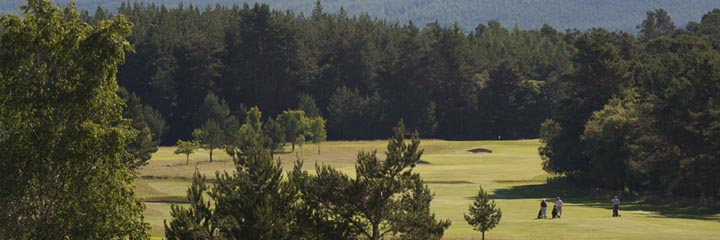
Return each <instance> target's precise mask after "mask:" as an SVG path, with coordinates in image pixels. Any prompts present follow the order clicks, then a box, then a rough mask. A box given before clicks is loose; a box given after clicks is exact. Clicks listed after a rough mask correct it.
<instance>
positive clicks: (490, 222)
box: [465, 187, 502, 240]
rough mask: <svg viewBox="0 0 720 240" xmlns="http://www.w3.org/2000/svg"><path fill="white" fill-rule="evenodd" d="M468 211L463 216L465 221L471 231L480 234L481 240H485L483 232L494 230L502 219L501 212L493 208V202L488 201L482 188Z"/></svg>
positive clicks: (495, 207)
mask: <svg viewBox="0 0 720 240" xmlns="http://www.w3.org/2000/svg"><path fill="white" fill-rule="evenodd" d="M468 211H470V212H469V213H467V214H465V221H467V223H468V224H470V225H471V226H473V230H475V231H478V232H482V239H483V240H485V232H487V231H490V229H493V228H495V226H497V225H498V223H500V218H502V210H500V208H498V207H497V206H495V200H490V197H489V196H488V194H487V192H485V190H483V188H482V187H480V191H478V195H477V196H476V197H475V201H473V204H472V205H470V207H469V209H468Z"/></svg>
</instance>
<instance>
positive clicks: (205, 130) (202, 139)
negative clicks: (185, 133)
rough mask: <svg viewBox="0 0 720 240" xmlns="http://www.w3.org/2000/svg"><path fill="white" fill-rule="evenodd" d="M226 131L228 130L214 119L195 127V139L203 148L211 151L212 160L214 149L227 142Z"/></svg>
mask: <svg viewBox="0 0 720 240" xmlns="http://www.w3.org/2000/svg"><path fill="white" fill-rule="evenodd" d="M225 133H226V131H225V130H224V129H223V128H222V126H221V125H220V124H218V123H217V122H215V121H214V120H208V121H206V122H205V124H203V125H202V127H200V128H198V129H195V131H193V133H192V135H193V140H194V141H196V142H198V143H200V147H201V148H203V149H206V150H208V152H209V153H210V162H212V160H213V158H212V155H213V150H215V149H218V148H220V147H222V146H223V144H225V138H224V137H225V136H224V134H225Z"/></svg>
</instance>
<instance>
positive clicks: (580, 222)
mask: <svg viewBox="0 0 720 240" xmlns="http://www.w3.org/2000/svg"><path fill="white" fill-rule="evenodd" d="M386 144H387V142H386V141H353V142H347V141H342V142H340V141H339V142H328V143H324V144H322V145H321V151H322V152H321V153H322V154H320V155H318V154H317V152H316V151H317V150H316V148H315V146H314V145H306V146H304V147H303V151H304V152H303V155H302V156H301V157H302V158H303V159H304V162H305V164H304V166H303V168H304V169H308V170H312V169H314V164H315V163H316V162H317V163H320V164H329V165H333V166H335V167H337V168H339V169H341V170H343V171H345V172H347V173H348V174H351V175H352V174H354V168H353V164H354V161H355V157H356V155H357V152H358V151H359V150H366V151H371V150H375V149H378V154H381V155H382V154H383V151H384V149H385V147H386ZM538 146H539V143H538V141H536V140H522V141H441V140H423V141H422V143H421V147H422V148H424V149H425V153H424V155H423V157H422V159H423V160H424V161H427V162H429V164H419V165H417V167H416V170H417V171H418V172H420V173H421V175H422V176H423V179H424V180H425V182H426V183H428V185H429V186H430V189H431V190H432V191H434V192H435V199H434V200H433V202H432V208H433V210H434V211H435V214H436V217H437V218H438V219H450V220H452V223H453V224H452V226H450V228H449V229H448V230H447V231H446V233H445V239H479V238H480V234H479V233H477V232H474V231H473V230H472V228H471V227H470V226H469V225H467V223H466V222H465V220H464V219H463V213H464V212H466V211H467V208H468V205H469V204H470V203H471V202H472V197H473V196H474V195H475V194H477V190H478V186H479V185H482V186H483V188H485V189H486V190H488V191H489V192H490V193H491V197H492V198H494V199H496V202H497V205H498V206H499V207H500V208H501V209H502V211H503V217H502V220H501V221H500V225H498V227H496V228H495V229H493V230H491V231H490V232H488V233H486V237H488V238H489V239H713V238H717V235H718V233H720V230H718V229H720V214H717V213H713V212H708V211H704V210H702V209H699V208H675V207H673V206H667V205H659V204H649V203H644V202H633V201H630V200H627V199H621V200H623V205H622V207H621V214H622V218H612V217H611V208H610V207H611V206H610V198H609V197H607V196H600V195H598V194H593V193H592V192H590V191H588V190H585V189H582V188H580V187H576V186H574V185H572V184H568V183H563V182H556V181H553V182H551V183H548V182H547V181H546V179H547V177H548V175H547V174H546V173H545V172H544V171H543V170H542V169H541V167H540V157H539V156H538V153H537V148H538ZM473 148H487V149H490V150H492V151H493V152H492V153H490V154H473V153H469V152H468V150H470V149H473ZM173 150H174V148H171V147H168V148H160V150H159V151H158V152H157V153H156V154H155V155H153V159H152V160H151V161H150V163H149V164H148V165H147V166H145V167H143V168H142V169H140V171H139V172H140V175H141V176H144V178H141V179H138V181H137V187H138V193H139V195H140V196H143V197H144V198H146V200H148V204H147V210H146V211H145V219H146V221H148V222H149V223H150V224H151V227H152V234H153V236H157V237H160V236H162V235H163V234H164V229H163V219H169V218H170V204H169V203H168V202H176V201H182V200H183V199H184V196H185V192H186V190H187V187H188V186H189V185H190V178H191V177H192V173H193V171H194V169H195V167H196V166H197V168H198V169H199V170H200V171H201V172H202V173H204V174H206V175H207V176H208V178H209V179H214V178H215V172H216V171H223V170H227V171H231V170H232V169H233V164H232V161H231V160H230V159H229V157H228V156H227V155H225V154H224V153H222V151H215V152H214V159H215V162H213V163H209V162H207V159H208V156H207V152H199V153H197V154H194V155H191V156H190V164H189V165H185V156H184V155H174V154H172V152H173ZM285 150H286V151H289V150H290V149H289V147H286V149H285ZM297 155H299V154H297ZM297 155H296V153H284V154H276V155H275V157H276V158H279V159H280V161H281V162H282V165H283V167H284V168H285V169H286V170H289V169H291V167H292V165H293V162H294V161H295V159H296V158H297V157H298V156H297ZM556 196H560V197H562V198H563V200H564V201H565V203H566V205H565V207H564V208H563V218H562V219H544V220H538V219H535V217H536V215H537V212H538V209H539V204H540V203H539V200H540V199H541V198H554V197H556Z"/></svg>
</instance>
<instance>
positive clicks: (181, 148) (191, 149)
mask: <svg viewBox="0 0 720 240" xmlns="http://www.w3.org/2000/svg"><path fill="white" fill-rule="evenodd" d="M199 147H200V145H199V144H198V143H197V142H195V141H183V140H178V141H177V149H175V152H173V153H175V154H185V165H188V164H190V154H193V153H195V150H197V149H198V148H199Z"/></svg>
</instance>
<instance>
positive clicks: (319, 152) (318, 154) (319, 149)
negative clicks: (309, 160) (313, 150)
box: [317, 144, 320, 155]
mask: <svg viewBox="0 0 720 240" xmlns="http://www.w3.org/2000/svg"><path fill="white" fill-rule="evenodd" d="M317 147H318V155H320V144H318V145H317Z"/></svg>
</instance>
